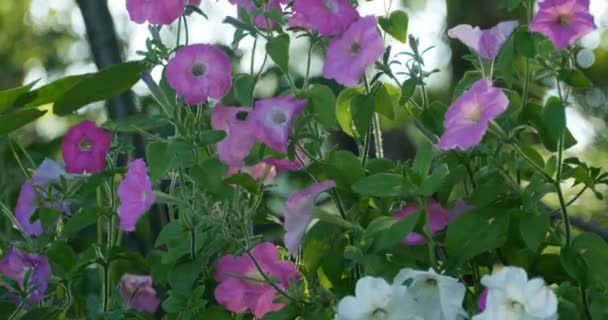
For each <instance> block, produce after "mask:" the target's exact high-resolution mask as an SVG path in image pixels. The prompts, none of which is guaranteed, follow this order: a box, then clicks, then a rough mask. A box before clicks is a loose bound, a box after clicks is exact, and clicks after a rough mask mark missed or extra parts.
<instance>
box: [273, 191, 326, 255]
mask: <svg viewBox="0 0 608 320" xmlns="http://www.w3.org/2000/svg"><path fill="white" fill-rule="evenodd" d="M335 186H336V183H335V182H334V181H332V180H327V181H323V182H321V183H315V184H313V185H312V186H310V187H308V188H306V189H304V190H302V191H299V192H296V193H293V194H292V195H291V196H289V199H287V205H286V206H285V226H284V227H285V231H286V233H285V238H284V242H285V248H287V251H289V253H291V255H292V256H294V257H295V256H296V255H297V254H298V247H299V246H300V241H301V240H302V237H303V236H304V233H305V232H306V226H308V223H309V222H310V220H312V208H313V206H314V204H315V198H316V197H317V196H318V195H319V194H321V193H322V192H325V191H327V190H329V189H331V188H333V187H335Z"/></svg>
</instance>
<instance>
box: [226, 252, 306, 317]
mask: <svg viewBox="0 0 608 320" xmlns="http://www.w3.org/2000/svg"><path fill="white" fill-rule="evenodd" d="M250 252H251V255H252V256H253V257H254V258H255V260H256V262H257V263H258V265H259V266H260V269H262V272H264V273H265V274H266V275H268V277H270V278H272V279H275V281H276V282H275V286H277V287H278V288H279V289H281V290H285V289H287V288H289V286H290V285H291V284H293V283H295V282H296V281H297V280H298V270H297V269H296V266H294V265H293V264H292V263H291V262H289V261H281V260H279V251H278V250H277V247H276V246H275V245H273V244H272V243H270V242H262V243H260V244H258V245H256V246H255V247H254V248H253V249H251V251H250ZM215 269H216V273H215V280H217V281H219V282H220V284H219V285H218V286H217V287H216V288H215V293H214V294H215V300H216V301H217V302H218V303H219V304H220V305H222V306H223V307H224V308H226V309H227V310H229V311H232V312H235V313H244V312H246V311H247V310H250V311H251V312H252V313H253V314H254V315H255V317H256V318H258V319H261V318H263V317H264V315H265V314H266V313H268V312H273V311H278V310H281V309H282V308H283V307H284V306H285V305H284V304H282V303H275V302H274V300H275V299H276V297H277V292H276V290H275V289H274V288H273V287H272V286H271V285H270V284H268V283H267V282H266V279H265V278H264V276H262V274H261V273H260V271H259V270H258V268H257V267H256V265H255V264H254V263H253V261H252V260H251V258H250V257H249V255H247V254H242V255H240V256H233V255H225V256H223V257H221V258H220V259H219V260H218V261H217V264H216V266H215Z"/></svg>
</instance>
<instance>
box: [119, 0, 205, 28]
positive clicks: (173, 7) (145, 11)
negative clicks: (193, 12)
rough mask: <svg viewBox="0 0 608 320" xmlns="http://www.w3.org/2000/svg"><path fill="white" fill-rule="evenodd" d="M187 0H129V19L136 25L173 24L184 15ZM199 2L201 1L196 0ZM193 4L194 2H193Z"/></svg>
mask: <svg viewBox="0 0 608 320" xmlns="http://www.w3.org/2000/svg"><path fill="white" fill-rule="evenodd" d="M185 1H186V0H127V11H129V17H130V18H131V20H132V21H134V22H136V23H139V24H141V23H144V22H146V21H148V22H149V23H151V24H172V23H173V22H175V20H177V18H179V17H180V16H181V15H183V14H184V8H185V7H186V2H185ZM195 1H199V2H200V0H195ZM191 2H192V0H191Z"/></svg>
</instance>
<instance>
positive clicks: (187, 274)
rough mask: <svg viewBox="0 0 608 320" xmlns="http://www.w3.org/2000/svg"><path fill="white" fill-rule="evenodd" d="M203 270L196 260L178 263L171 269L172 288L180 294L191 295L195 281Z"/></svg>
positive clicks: (170, 281) (170, 280)
mask: <svg viewBox="0 0 608 320" xmlns="http://www.w3.org/2000/svg"><path fill="white" fill-rule="evenodd" d="M202 271H203V268H202V266H201V265H199V264H198V263H197V262H196V261H188V262H184V263H181V264H178V265H176V266H175V267H173V269H171V271H169V279H168V280H169V284H170V285H171V289H172V290H173V291H175V292H177V293H179V294H183V295H185V296H189V295H190V294H191V293H192V287H193V285H194V282H195V281H196V279H197V278H198V275H199V274H200V273H201V272H202Z"/></svg>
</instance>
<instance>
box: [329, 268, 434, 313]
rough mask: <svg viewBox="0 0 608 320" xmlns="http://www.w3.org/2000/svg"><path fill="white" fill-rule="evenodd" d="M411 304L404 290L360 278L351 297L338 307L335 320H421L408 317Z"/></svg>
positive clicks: (377, 279) (380, 281) (405, 288)
mask: <svg viewBox="0 0 608 320" xmlns="http://www.w3.org/2000/svg"><path fill="white" fill-rule="evenodd" d="M412 304H413V301H412V299H411V297H409V296H408V294H407V287H405V286H401V285H392V286H391V285H390V284H389V283H388V282H386V281H385V280H384V279H382V278H375V277H369V276H368V277H363V278H361V279H359V281H357V286H356V287H355V296H347V297H344V298H343V299H342V300H340V302H339V303H338V312H337V314H336V320H423V318H421V317H415V316H412V315H410V314H409V313H410V309H411V307H412Z"/></svg>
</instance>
